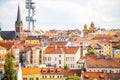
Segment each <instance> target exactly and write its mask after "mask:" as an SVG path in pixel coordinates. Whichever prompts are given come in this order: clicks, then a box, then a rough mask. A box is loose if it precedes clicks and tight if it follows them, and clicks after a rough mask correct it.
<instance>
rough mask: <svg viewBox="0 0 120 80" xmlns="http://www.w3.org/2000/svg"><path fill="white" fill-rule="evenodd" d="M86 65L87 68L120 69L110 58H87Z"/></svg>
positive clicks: (119, 65)
mask: <svg viewBox="0 0 120 80" xmlns="http://www.w3.org/2000/svg"><path fill="white" fill-rule="evenodd" d="M86 65H87V67H88V68H120V64H119V63H117V62H115V60H114V59H112V58H110V59H109V58H108V59H107V58H97V57H89V56H88V57H87V58H86Z"/></svg>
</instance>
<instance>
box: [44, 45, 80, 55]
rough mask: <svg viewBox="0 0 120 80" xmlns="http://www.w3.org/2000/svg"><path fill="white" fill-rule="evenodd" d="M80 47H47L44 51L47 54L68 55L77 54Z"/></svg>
mask: <svg viewBox="0 0 120 80" xmlns="http://www.w3.org/2000/svg"><path fill="white" fill-rule="evenodd" d="M78 49H79V47H57V46H53V47H47V48H46V49H45V50H44V53H45V54H56V53H61V54H62V53H66V54H75V53H76V52H77V51H78Z"/></svg>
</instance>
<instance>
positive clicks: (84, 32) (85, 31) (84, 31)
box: [83, 24, 89, 37]
mask: <svg viewBox="0 0 120 80" xmlns="http://www.w3.org/2000/svg"><path fill="white" fill-rule="evenodd" d="M88 32H89V30H88V28H87V24H85V25H84V29H83V34H84V37H85V36H86V35H87V34H88Z"/></svg>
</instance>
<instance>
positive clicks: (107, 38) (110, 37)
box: [92, 35, 115, 40]
mask: <svg viewBox="0 0 120 80" xmlns="http://www.w3.org/2000/svg"><path fill="white" fill-rule="evenodd" d="M114 37H115V36H114V35H96V36H95V37H94V38H93V39H92V40H101V39H106V40H111V39H113V38H114Z"/></svg>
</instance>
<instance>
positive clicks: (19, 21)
mask: <svg viewBox="0 0 120 80" xmlns="http://www.w3.org/2000/svg"><path fill="white" fill-rule="evenodd" d="M16 23H17V24H20V23H22V20H21V15H20V6H19V5H18V12H17V20H16Z"/></svg>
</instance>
